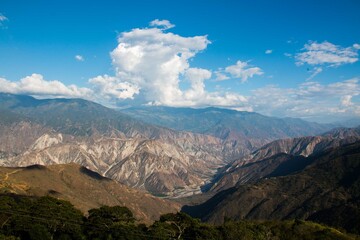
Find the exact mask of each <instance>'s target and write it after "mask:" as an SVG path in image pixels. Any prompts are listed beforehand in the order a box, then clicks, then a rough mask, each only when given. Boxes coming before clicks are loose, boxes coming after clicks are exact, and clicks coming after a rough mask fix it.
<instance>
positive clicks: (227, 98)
mask: <svg viewBox="0 0 360 240" xmlns="http://www.w3.org/2000/svg"><path fill="white" fill-rule="evenodd" d="M151 25H152V26H164V27H165V28H163V29H161V28H143V29H139V28H136V29H133V30H131V31H129V32H123V33H121V34H120V36H119V38H118V42H119V43H118V46H117V47H116V48H115V49H114V50H113V51H112V52H111V54H110V55H111V58H112V63H113V66H114V68H115V73H116V74H115V75H116V76H115V77H114V78H115V79H116V82H117V83H118V84H119V83H124V84H125V87H124V89H125V88H126V89H132V90H131V91H128V92H127V93H128V94H124V95H121V98H134V97H135V96H134V95H135V94H139V96H140V95H141V97H143V98H144V99H145V101H146V102H147V103H148V104H152V105H167V106H206V105H215V106H233V105H240V106H241V105H242V104H243V102H244V101H246V98H244V97H243V96H241V95H238V94H234V93H219V92H207V91H206V89H205V82H204V81H205V80H206V79H209V78H210V77H211V75H212V73H211V71H209V70H207V69H200V68H191V66H190V59H192V58H193V57H194V56H195V55H196V54H197V53H199V52H200V51H202V50H205V49H206V48H207V46H208V45H209V44H210V43H211V42H210V41H209V40H208V38H207V36H194V37H182V36H180V35H177V34H174V33H170V32H164V30H165V29H168V28H169V27H170V26H171V25H170V23H169V24H168V21H166V20H162V21H160V20H154V21H153V22H151ZM181 81H189V82H190V87H189V88H188V89H184V90H182V89H180V82H181ZM90 83H92V84H93V83H94V81H93V80H91V81H90ZM122 87H123V86H122ZM135 90H136V91H135ZM106 91H108V90H107V89H103V91H102V92H103V94H106ZM110 96H113V97H114V99H113V100H114V101H116V98H119V97H116V94H110Z"/></svg>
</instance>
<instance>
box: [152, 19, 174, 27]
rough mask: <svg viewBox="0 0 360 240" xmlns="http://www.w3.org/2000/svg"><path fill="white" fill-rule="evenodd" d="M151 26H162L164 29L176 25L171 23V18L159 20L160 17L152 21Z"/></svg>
mask: <svg viewBox="0 0 360 240" xmlns="http://www.w3.org/2000/svg"><path fill="white" fill-rule="evenodd" d="M150 26H151V27H160V28H163V29H170V28H173V27H175V25H174V24H172V23H170V22H169V20H159V19H155V20H153V21H151V22H150Z"/></svg>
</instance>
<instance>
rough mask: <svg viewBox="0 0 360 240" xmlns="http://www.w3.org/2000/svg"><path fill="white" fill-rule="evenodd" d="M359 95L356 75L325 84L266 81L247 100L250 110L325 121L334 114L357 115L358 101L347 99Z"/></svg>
mask: <svg viewBox="0 0 360 240" xmlns="http://www.w3.org/2000/svg"><path fill="white" fill-rule="evenodd" d="M359 95H360V84H359V79H357V78H354V79H350V80H346V81H342V82H335V83H331V84H327V85H324V84H320V83H318V82H305V83H303V84H300V85H299V86H298V87H296V88H280V87H277V86H273V85H272V86H271V85H270V86H266V87H263V88H259V89H256V90H254V91H253V92H252V95H251V96H250V97H249V98H248V102H249V104H250V106H252V108H253V109H254V111H257V112H261V113H263V114H267V115H271V116H288V117H311V118H312V119H318V120H322V121H326V120H329V119H333V117H336V116H345V115H347V116H356V115H357V116H360V112H359V111H358V110H359V108H360V106H359V103H358V102H357V103H356V102H352V101H351V100H352V99H353V98H354V97H355V96H359ZM329 116H330V118H329Z"/></svg>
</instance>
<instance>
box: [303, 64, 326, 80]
mask: <svg viewBox="0 0 360 240" xmlns="http://www.w3.org/2000/svg"><path fill="white" fill-rule="evenodd" d="M322 71H323V69H322V68H321V67H315V68H314V70H313V71H312V74H311V75H310V77H308V78H307V79H306V81H310V80H311V79H313V78H314V77H315V76H316V75H318V74H319V73H321V72H322Z"/></svg>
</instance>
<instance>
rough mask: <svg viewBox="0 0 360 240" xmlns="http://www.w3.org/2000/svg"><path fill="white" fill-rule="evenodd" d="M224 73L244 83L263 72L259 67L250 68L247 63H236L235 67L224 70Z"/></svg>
mask: <svg viewBox="0 0 360 240" xmlns="http://www.w3.org/2000/svg"><path fill="white" fill-rule="evenodd" d="M225 72H226V73H229V74H230V75H231V77H233V78H240V80H241V82H246V81H247V80H248V79H249V78H252V77H253V76H255V75H262V74H263V71H262V70H261V68H259V67H250V66H249V64H248V63H247V62H242V61H240V60H239V61H237V62H236V64H235V65H231V66H228V67H226V68H225Z"/></svg>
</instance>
